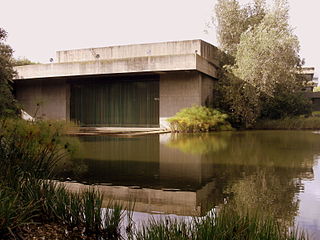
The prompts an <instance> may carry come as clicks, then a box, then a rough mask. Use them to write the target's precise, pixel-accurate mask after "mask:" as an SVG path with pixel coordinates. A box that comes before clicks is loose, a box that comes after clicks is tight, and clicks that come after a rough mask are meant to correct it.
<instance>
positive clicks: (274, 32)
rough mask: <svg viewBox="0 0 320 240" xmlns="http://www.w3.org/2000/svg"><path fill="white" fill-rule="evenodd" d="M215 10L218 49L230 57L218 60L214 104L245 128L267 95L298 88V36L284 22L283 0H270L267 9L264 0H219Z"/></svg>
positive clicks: (285, 10) (284, 2)
mask: <svg viewBox="0 0 320 240" xmlns="http://www.w3.org/2000/svg"><path fill="white" fill-rule="evenodd" d="M216 15H217V19H218V27H217V29H218V30H217V32H218V36H219V41H220V45H221V47H222V50H224V51H226V52H227V53H228V54H231V56H232V57H233V59H231V60H230V59H229V60H227V61H225V62H224V63H222V65H223V68H222V70H221V73H220V75H221V77H220V83H219V87H220V88H219V91H220V92H221V93H220V94H218V95H219V96H220V98H221V99H218V101H220V104H218V105H219V106H218V107H219V108H221V109H223V110H225V111H226V112H228V114H229V115H230V117H231V120H232V122H233V123H235V124H236V125H238V126H239V125H240V126H242V127H243V126H244V127H246V128H248V127H251V126H252V125H253V124H254V123H255V121H256V120H257V119H258V118H259V117H260V115H261V110H262V108H264V107H265V104H263V103H264V102H265V101H266V99H267V100H268V99H272V98H274V97H275V96H276V95H278V94H279V93H281V94H284V95H285V94H292V93H293V92H295V91H296V90H298V89H299V86H300V83H299V79H298V77H297V74H296V73H297V69H299V67H300V66H301V60H300V57H299V54H298V53H299V41H298V39H297V37H296V36H295V35H294V34H293V31H292V28H291V27H290V25H289V23H288V18H289V16H288V4H287V1H286V0H275V1H274V6H273V8H270V9H268V8H267V7H266V3H265V1H264V0H254V1H253V2H251V3H250V4H249V5H246V6H240V5H239V2H238V1H237V0H219V1H218V4H217V5H216ZM235 21H237V23H235ZM238 25H240V26H238ZM267 102H272V101H269V100H268V101H267ZM273 102H274V101H273Z"/></svg>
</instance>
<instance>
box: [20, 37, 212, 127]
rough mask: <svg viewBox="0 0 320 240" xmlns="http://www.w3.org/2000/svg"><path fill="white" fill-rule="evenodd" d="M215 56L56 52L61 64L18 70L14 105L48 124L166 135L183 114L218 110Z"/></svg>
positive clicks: (126, 50) (148, 49) (151, 47)
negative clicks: (197, 108)
mask: <svg viewBox="0 0 320 240" xmlns="http://www.w3.org/2000/svg"><path fill="white" fill-rule="evenodd" d="M217 51H218V50H217V48H216V47H214V46H212V45H210V44H208V43H206V42H204V41H202V40H189V41H177V42H164V43H151V44H136V45H126V46H112V47H102V48H89V49H79V50H68V51H58V52H57V56H56V63H54V62H52V63H49V64H37V65H27V66H19V67H16V68H15V69H16V71H17V72H18V76H17V78H16V79H15V81H14V88H15V92H16V98H17V100H18V101H19V102H20V103H21V104H22V105H23V109H24V110H25V111H26V112H27V113H28V114H30V115H31V116H33V115H34V114H35V113H37V117H40V118H43V119H62V120H73V121H76V122H79V123H80V125H81V126H112V127H163V128H166V127H167V122H166V119H167V118H169V117H171V116H173V115H175V114H176V113H177V112H178V111H179V110H180V109H182V108H185V107H191V106H193V105H210V104H211V103H212V101H213V88H214V84H215V81H216V79H217V68H218V59H217V58H218V57H217V55H218V54H217Z"/></svg>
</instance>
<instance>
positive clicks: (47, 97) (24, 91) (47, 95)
mask: <svg viewBox="0 0 320 240" xmlns="http://www.w3.org/2000/svg"><path fill="white" fill-rule="evenodd" d="M14 88H15V92H16V98H17V100H18V101H19V103H21V104H22V108H23V110H25V111H26V112H27V113H28V114H29V115H31V116H35V114H36V117H39V118H43V119H54V120H68V119H69V98H70V97H69V92H70V91H69V87H68V85H67V84H66V81H65V80H53V79H52V80H29V81H19V82H15V86H14ZM37 105H38V106H37Z"/></svg>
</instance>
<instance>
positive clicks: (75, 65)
mask: <svg viewBox="0 0 320 240" xmlns="http://www.w3.org/2000/svg"><path fill="white" fill-rule="evenodd" d="M15 69H16V70H17V72H18V76H17V78H16V80H21V79H35V78H53V77H70V76H84V75H105V74H121V73H141V72H144V73H147V72H150V73H152V72H162V71H163V72H166V71H180V70H198V71H200V72H203V73H205V74H207V75H209V76H212V77H217V76H216V70H215V69H214V67H213V66H212V65H211V64H209V63H208V62H207V61H206V60H204V59H203V58H201V57H200V56H198V55H196V54H185V55H172V56H149V57H137V58H122V59H115V60H96V61H86V62H84V61H82V62H68V63H51V64H36V65H27V66H19V67H16V68H15Z"/></svg>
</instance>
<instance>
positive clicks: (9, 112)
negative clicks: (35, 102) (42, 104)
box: [0, 28, 19, 116]
mask: <svg viewBox="0 0 320 240" xmlns="http://www.w3.org/2000/svg"><path fill="white" fill-rule="evenodd" d="M6 37H7V33H6V31H4V30H3V29H2V28H0V116H16V115H18V112H19V111H18V106H17V103H16V101H15V100H14V97H13V95H12V89H11V86H10V83H12V80H13V78H14V76H15V74H16V73H15V71H14V70H13V67H12V65H11V59H12V53H13V50H12V49H11V47H10V46H9V45H6V44H5V43H4V41H5V39H6Z"/></svg>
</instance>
